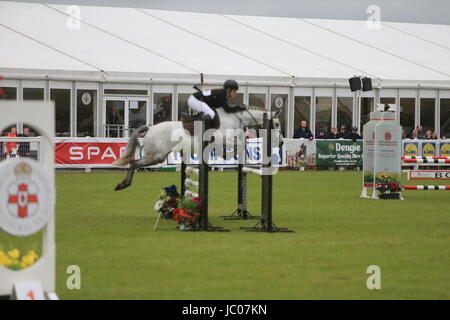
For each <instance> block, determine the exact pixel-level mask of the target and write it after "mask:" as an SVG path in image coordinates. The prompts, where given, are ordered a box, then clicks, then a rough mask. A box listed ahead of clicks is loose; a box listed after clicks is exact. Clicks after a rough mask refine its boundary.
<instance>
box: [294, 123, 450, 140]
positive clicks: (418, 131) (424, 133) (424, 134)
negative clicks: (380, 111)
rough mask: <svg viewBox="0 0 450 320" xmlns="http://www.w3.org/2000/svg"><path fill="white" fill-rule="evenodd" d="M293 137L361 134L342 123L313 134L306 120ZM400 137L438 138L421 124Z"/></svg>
mask: <svg viewBox="0 0 450 320" xmlns="http://www.w3.org/2000/svg"><path fill="white" fill-rule="evenodd" d="M294 139H309V140H313V139H350V140H359V139H362V136H361V135H360V134H358V128H357V127H352V128H351V130H350V131H349V130H348V129H347V126H346V125H342V126H341V127H340V129H339V131H338V130H337V129H336V127H332V128H331V129H330V130H329V131H327V129H326V128H320V129H319V130H318V131H317V134H316V135H313V134H312V132H311V130H310V129H309V128H308V123H307V122H306V121H304V120H303V121H302V122H301V123H300V128H299V129H297V130H295V132H294ZM402 139H424V140H435V139H439V136H438V134H437V132H435V131H433V130H432V129H426V130H424V129H423V127H422V126H421V125H418V126H417V127H416V128H415V129H414V130H412V132H411V134H410V135H409V136H406V135H405V131H404V130H403V133H402ZM440 139H441V140H446V139H447V137H446V136H444V135H443V136H441V138H440Z"/></svg>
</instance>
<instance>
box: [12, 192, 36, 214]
mask: <svg viewBox="0 0 450 320" xmlns="http://www.w3.org/2000/svg"><path fill="white" fill-rule="evenodd" d="M17 189H18V193H17V194H15V195H9V197H8V203H9V204H10V205H11V204H12V205H17V211H18V215H17V216H18V217H19V218H26V217H28V206H29V204H33V203H36V204H37V203H38V197H37V195H36V194H31V193H29V192H28V185H27V184H25V183H21V184H19V186H18V188H17Z"/></svg>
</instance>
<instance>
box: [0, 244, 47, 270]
mask: <svg viewBox="0 0 450 320" xmlns="http://www.w3.org/2000/svg"><path fill="white" fill-rule="evenodd" d="M38 258H39V256H38V254H37V253H36V252H35V251H34V250H29V251H28V252H27V253H26V254H25V255H23V256H20V250H19V249H12V250H10V251H8V252H5V251H3V250H0V266H4V267H6V268H8V269H11V270H23V269H26V268H29V267H31V266H32V265H33V264H35V263H36V261H37V260H38Z"/></svg>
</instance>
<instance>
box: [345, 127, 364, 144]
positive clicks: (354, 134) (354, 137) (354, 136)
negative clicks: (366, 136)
mask: <svg viewBox="0 0 450 320" xmlns="http://www.w3.org/2000/svg"><path fill="white" fill-rule="evenodd" d="M348 138H349V139H352V140H353V142H355V141H356V140H361V139H362V137H361V136H360V135H359V134H358V128H357V127H352V132H351V133H350V134H349V135H348Z"/></svg>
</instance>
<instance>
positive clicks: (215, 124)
mask: <svg viewBox="0 0 450 320" xmlns="http://www.w3.org/2000/svg"><path fill="white" fill-rule="evenodd" d="M214 114H215V116H214V119H213V121H212V122H211V127H210V129H219V127H220V117H219V114H218V113H217V112H216V111H214ZM199 120H200V119H199V117H198V115H189V114H188V115H186V114H182V115H181V122H182V123H183V129H184V130H187V131H188V132H189V133H190V134H191V135H194V121H199Z"/></svg>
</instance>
